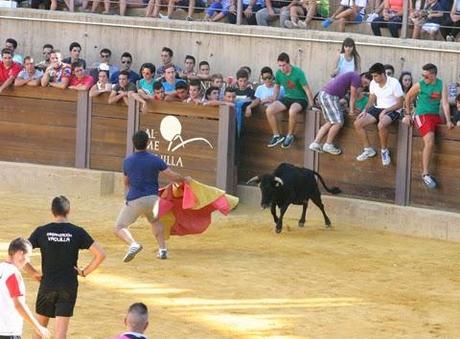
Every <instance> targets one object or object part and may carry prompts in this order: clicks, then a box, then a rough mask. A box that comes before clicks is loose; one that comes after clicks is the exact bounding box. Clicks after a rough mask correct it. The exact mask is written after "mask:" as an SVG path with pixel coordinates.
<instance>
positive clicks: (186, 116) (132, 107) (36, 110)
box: [0, 87, 460, 212]
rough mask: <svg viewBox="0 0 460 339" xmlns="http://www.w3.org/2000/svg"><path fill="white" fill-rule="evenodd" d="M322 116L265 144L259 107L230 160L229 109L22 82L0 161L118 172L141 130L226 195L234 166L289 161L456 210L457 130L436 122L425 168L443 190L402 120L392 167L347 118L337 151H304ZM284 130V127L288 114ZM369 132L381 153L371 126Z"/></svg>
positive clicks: (13, 95) (243, 176)
mask: <svg viewBox="0 0 460 339" xmlns="http://www.w3.org/2000/svg"><path fill="white" fill-rule="evenodd" d="M321 119H322V117H321V114H320V112H314V111H311V112H308V113H307V114H299V115H298V124H297V130H296V141H295V144H294V145H293V146H292V147H291V148H290V149H282V148H281V147H275V148H271V149H269V148H268V147H266V144H267V143H268V141H269V139H270V137H271V131H270V129H269V127H268V123H267V121H266V118H265V113H264V112H263V110H258V111H255V112H254V114H253V116H252V117H251V118H249V119H245V123H244V130H243V134H242V136H241V139H240V142H239V150H238V151H237V152H236V153H237V155H238V159H237V161H235V159H234V156H235V144H234V142H235V115H234V112H233V110H229V109H228V108H227V107H220V108H219V107H205V106H194V105H188V104H182V103H164V102H161V103H153V104H151V105H150V106H149V107H148V109H147V110H145V111H144V112H140V110H139V107H138V105H137V103H136V102H134V100H130V101H129V106H126V105H124V104H116V105H108V104H107V96H101V97H97V98H89V97H88V93H87V92H81V91H80V92H77V91H72V90H58V89H53V88H41V87H38V88H29V87H21V88H15V89H14V90H12V89H8V90H5V91H4V92H3V93H2V94H1V95H0V140H1V146H0V160H5V161H15V162H30V163H37V164H47V165H58V166H71V167H79V168H93V169H101V170H110V171H121V166H122V161H123V158H124V157H125V156H126V155H127V154H130V153H131V152H133V147H132V144H131V136H132V134H133V132H134V131H136V130H138V129H139V128H142V129H145V130H147V131H148V133H149V134H150V141H151V143H150V146H149V147H150V148H151V150H152V151H154V152H155V153H158V154H159V155H160V156H161V157H163V159H164V160H165V161H166V162H167V163H168V164H169V165H170V166H172V167H173V168H174V169H177V170H178V171H179V172H181V173H184V174H186V175H192V176H193V177H195V178H197V179H199V180H201V181H203V182H205V183H208V184H212V185H217V186H218V187H221V188H226V189H227V190H228V191H229V192H233V190H234V188H235V185H236V182H237V179H236V171H238V176H239V181H240V182H241V183H243V182H245V181H246V180H248V179H249V178H251V177H252V176H254V175H258V174H262V173H266V172H271V171H273V169H274V168H275V167H276V166H277V165H278V164H279V163H281V162H290V163H293V164H296V165H299V166H302V165H303V166H305V167H308V168H313V169H315V170H318V171H319V172H320V173H321V175H322V176H323V177H324V178H325V179H326V182H327V183H328V184H329V185H331V186H332V185H337V186H339V187H341V188H342V190H343V192H344V193H343V195H345V196H351V197H357V198H365V199H372V200H377V201H384V202H395V203H397V204H400V205H414V206H423V207H431V208H439V209H447V210H452V211H457V212H458V211H460V207H459V206H458V203H457V199H458V196H459V195H460V185H458V184H457V181H458V178H459V177H460V128H456V129H453V130H447V129H446V127H445V126H439V128H438V136H437V138H436V147H435V154H434V158H433V161H432V168H431V171H432V173H433V175H434V176H435V177H436V178H437V179H438V183H439V188H437V189H435V190H429V189H427V188H426V187H425V186H424V185H423V183H422V181H421V177H420V175H421V168H420V167H421V166H420V164H421V149H422V145H423V144H422V140H421V138H420V136H419V135H418V134H417V132H416V131H414V130H413V129H412V128H407V127H405V126H403V125H402V124H401V123H399V124H395V125H394V126H392V127H391V133H390V151H391V153H392V165H391V166H389V167H388V168H386V167H383V166H382V165H381V161H380V157H379V154H377V156H376V157H375V158H374V159H371V160H368V161H365V162H358V161H356V160H355V157H356V156H357V155H358V154H359V152H360V151H361V145H359V143H358V141H357V138H356V135H355V132H354V130H353V128H352V121H351V120H348V121H347V122H346V124H345V126H344V128H343V129H342V131H341V132H340V134H339V136H338V139H337V143H338V144H339V145H340V147H341V148H342V150H343V154H342V155H341V156H332V155H328V154H321V155H318V154H316V153H314V152H311V151H310V150H308V148H307V147H308V145H309V144H310V142H311V141H312V140H313V138H314V136H315V134H316V132H317V130H318V128H319V125H320V123H321ZM163 123H164V124H165V125H164V126H163ZM162 126H163V127H164V128H163V129H162ZM282 128H283V131H285V130H286V128H287V121H286V115H285V116H284V117H283V119H282ZM368 132H369V136H370V139H371V141H372V144H373V145H375V147H376V149H379V147H378V146H379V143H378V138H377V134H376V128H375V126H372V127H370V128H369V130H368ZM236 166H237V167H236Z"/></svg>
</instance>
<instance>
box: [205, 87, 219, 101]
mask: <svg viewBox="0 0 460 339" xmlns="http://www.w3.org/2000/svg"><path fill="white" fill-rule="evenodd" d="M220 104H221V101H220V100H219V89H218V88H217V87H212V86H211V87H209V88H208V89H207V90H206V93H205V94H204V98H203V105H206V106H219V105H220Z"/></svg>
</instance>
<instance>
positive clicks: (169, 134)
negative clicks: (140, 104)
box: [160, 115, 182, 142]
mask: <svg viewBox="0 0 460 339" xmlns="http://www.w3.org/2000/svg"><path fill="white" fill-rule="evenodd" d="M160 133H161V136H162V137H163V139H165V140H166V141H169V142H171V141H173V140H174V138H175V137H177V136H178V135H179V136H180V135H181V133H182V125H181V123H180V121H179V119H177V118H176V117H175V116H172V115H168V116H167V117H165V118H163V120H161V123H160Z"/></svg>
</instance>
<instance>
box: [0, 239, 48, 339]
mask: <svg viewBox="0 0 460 339" xmlns="http://www.w3.org/2000/svg"><path fill="white" fill-rule="evenodd" d="M31 253H32V245H31V244H30V242H29V241H28V240H26V239H24V238H17V239H14V240H13V241H12V242H11V243H10V245H9V247H8V257H7V259H6V260H5V261H4V262H2V263H0V338H2V339H6V338H9V339H17V338H21V335H22V326H23V318H24V319H25V320H26V321H27V322H28V323H30V324H31V325H32V326H33V328H34V330H35V332H37V334H38V335H39V336H40V337H41V338H49V337H50V333H49V332H48V330H47V329H46V328H45V327H43V326H41V325H40V324H39V323H38V321H37V319H35V317H34V316H33V314H32V312H31V311H30V309H29V307H28V306H27V304H26V302H25V286H24V281H23V280H22V276H21V272H20V271H19V270H20V269H22V268H23V267H24V266H25V265H26V264H27V263H28V262H29V261H30V254H31Z"/></svg>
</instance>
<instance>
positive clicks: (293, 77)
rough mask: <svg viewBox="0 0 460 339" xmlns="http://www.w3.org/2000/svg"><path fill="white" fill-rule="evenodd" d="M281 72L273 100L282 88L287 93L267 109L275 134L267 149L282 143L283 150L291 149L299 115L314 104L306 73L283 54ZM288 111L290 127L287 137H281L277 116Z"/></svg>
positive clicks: (277, 73)
mask: <svg viewBox="0 0 460 339" xmlns="http://www.w3.org/2000/svg"><path fill="white" fill-rule="evenodd" d="M278 67H279V70H278V71H276V74H275V90H274V94H273V98H277V97H278V95H279V93H280V88H281V86H283V87H284V90H285V92H286V94H285V96H284V97H283V98H281V99H279V100H275V101H274V102H273V103H271V104H270V105H269V106H268V107H267V109H266V111H265V112H266V114H267V120H268V123H269V125H270V128H271V130H272V132H273V137H272V139H271V140H270V142H269V144H268V145H267V147H275V146H276V145H278V144H280V143H282V145H281V147H282V148H289V147H291V146H292V143H293V142H294V129H295V125H296V116H297V113H299V112H301V111H306V110H308V108H309V106H310V105H311V104H312V103H313V94H312V91H311V88H310V85H309V84H308V82H307V78H306V77H305V73H304V72H303V71H302V70H301V69H300V68H299V67H297V66H294V65H291V63H290V59H289V55H287V54H286V53H281V54H280V55H279V56H278ZM286 110H288V112H289V127H288V133H287V135H286V137H284V136H282V135H280V127H279V122H278V119H277V114H278V113H280V112H282V111H286Z"/></svg>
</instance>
